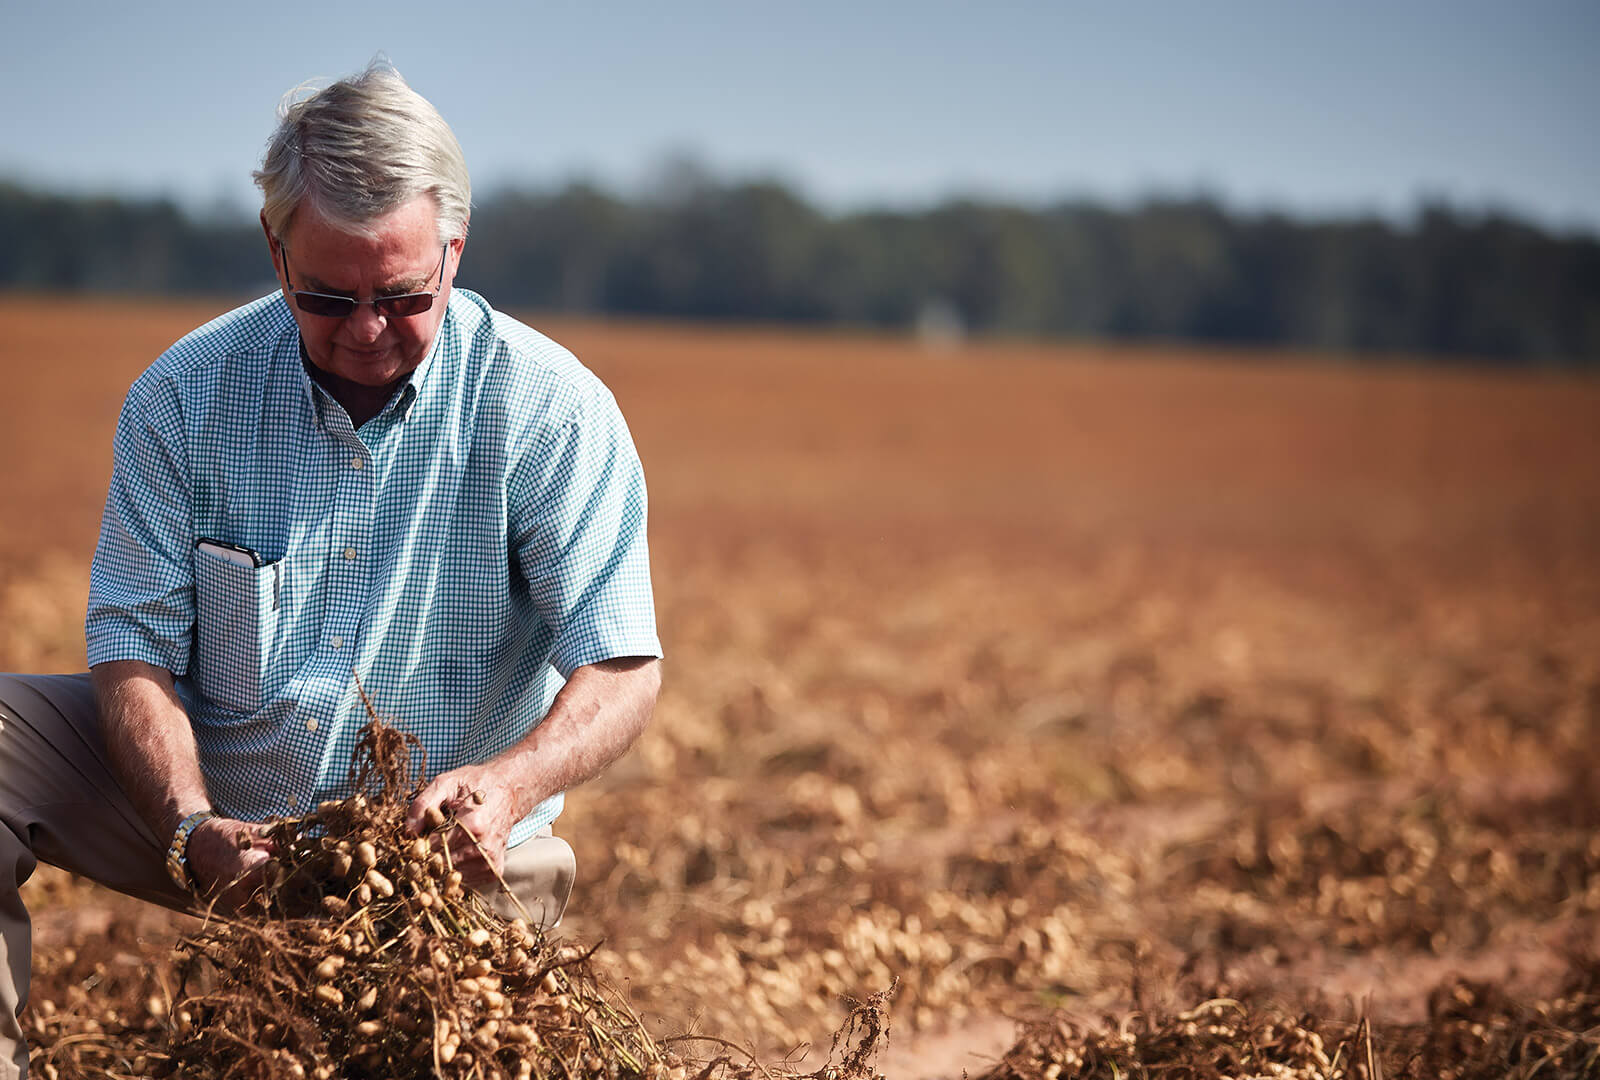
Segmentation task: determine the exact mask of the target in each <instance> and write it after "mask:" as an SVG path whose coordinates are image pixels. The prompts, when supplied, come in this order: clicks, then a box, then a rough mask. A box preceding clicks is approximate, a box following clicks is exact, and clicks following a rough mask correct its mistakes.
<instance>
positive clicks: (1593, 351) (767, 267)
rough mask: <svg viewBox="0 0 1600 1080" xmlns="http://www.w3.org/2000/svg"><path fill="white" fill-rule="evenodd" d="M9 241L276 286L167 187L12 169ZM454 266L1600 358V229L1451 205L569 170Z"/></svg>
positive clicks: (1025, 324) (255, 244) (717, 314)
mask: <svg viewBox="0 0 1600 1080" xmlns="http://www.w3.org/2000/svg"><path fill="white" fill-rule="evenodd" d="M0 238H3V240H4V242H3V243H0V288H7V289H26V290H65V291H86V292H142V293H152V292H156V293H177V294H194V293H210V294H245V293H249V292H251V291H265V290H266V289H268V288H270V287H271V285H272V278H271V268H270V265H269V264H268V263H267V261H266V256H265V251H264V247H263V244H262V240H261V234H260V230H259V228H258V227H257V226H256V224H255V223H254V222H253V221H250V222H233V221H218V220H200V219H198V218H196V217H195V216H194V215H190V214H187V213H185V212H183V211H182V210H180V209H179V208H178V207H177V206H176V205H175V204H173V203H171V202H169V201H162V200H128V199H115V198H91V197H83V196H67V195H60V194H52V193H47V192H41V191H37V190H33V189H29V188H25V187H23V186H20V185H17V184H9V183H0ZM457 282H458V283H459V284H460V285H462V286H464V287H467V288H471V289H475V290H477V291H479V292H482V293H483V294H484V295H486V296H488V297H490V298H491V299H492V300H493V301H494V302H495V303H496V305H497V306H500V307H502V308H536V309H544V310H557V311H567V312H588V313H605V314H624V315H634V316H662V317H682V318H693V319H712V320H718V319H721V320H741V321H776V322H787V323H807V324H842V325H855V326H868V327H885V328H905V327H918V326H921V327H923V328H925V329H926V328H930V327H931V328H933V329H936V330H939V331H940V332H952V333H953V332H965V331H971V332H978V333H991V334H1003V335H1029V336H1060V337H1076V338H1102V339H1120V340H1173V341H1193V342H1205V343H1213V344H1261V345H1266V344H1272V345H1292V346H1302V347H1309V348H1313V349H1330V350H1341V351H1343V350H1354V351H1363V352H1369V353H1374V354H1408V355H1415V354H1426V355H1432V356H1435V357H1440V358H1450V359H1466V360H1473V359H1476V360H1480V361H1486V362H1497V363H1506V364H1541V365H1549V364H1559V365H1566V366H1584V367H1593V366H1597V365H1600V238H1597V237H1596V236H1595V235H1593V234H1587V233H1569V234H1563V233H1557V232H1553V231H1551V230H1548V229H1545V228H1541V227H1538V226H1536V225H1533V224H1531V223H1529V222H1526V221H1521V220H1518V219H1516V218H1514V217H1512V216H1510V215H1507V214H1502V213H1483V212H1473V211H1468V210H1463V209H1459V208H1454V207H1451V206H1449V205H1445V204H1434V205H1427V206H1424V207H1422V208H1421V209H1419V211H1418V212H1417V213H1416V214H1415V215H1414V216H1413V218H1412V219H1411V220H1410V221H1408V222H1404V223H1399V222H1392V221H1387V220H1382V219H1377V218H1353V219H1343V220H1329V221H1308V220H1301V219H1296V218H1290V217H1287V216H1284V215H1281V214H1276V213H1243V212H1240V211H1237V210H1234V209H1230V208H1227V207H1225V206H1224V205H1222V204H1220V203H1218V202H1216V201H1214V200H1210V199H1207V198H1167V199H1151V200H1148V201H1146V202H1144V203H1142V204H1139V205H1136V206H1132V207H1127V208H1113V207H1109V206H1105V205H1101V204H1097V203H1094V202H1091V201H1082V200H1074V201H1062V202H1058V203H1055V204H1052V205H1044V206H1021V205H1009V204H1005V203H1001V202H989V201H978V200H972V199H954V200H950V201H947V202H945V203H942V204H940V205H937V206H933V207H931V208H927V209H919V210H891V209H873V210H863V211H858V212H851V213H840V214H827V213H824V212H822V211H821V210H819V209H817V208H816V207H815V206H813V205H811V204H810V203H808V202H807V201H806V200H805V199H803V198H802V197H800V196H799V195H798V194H796V193H795V192H794V191H793V190H791V189H790V188H788V187H786V186H784V185H783V184H781V183H777V182H773V181H762V180H752V181H740V182H720V181H716V180H713V179H711V178H709V177H707V176H704V175H694V176H691V177H689V178H688V179H687V180H685V179H683V178H681V177H680V178H679V179H678V181H677V182H675V183H671V184H666V185H664V186H663V188H662V190H660V191H658V192H656V193H654V194H651V195H641V196H634V197H626V196H623V195H621V194H618V193H616V192H614V191H610V190H607V189H605V188H603V187H600V186H597V185H594V184H588V183H573V184H569V185H567V186H565V187H561V188H558V189H551V190H502V191H499V192H496V193H493V194H491V195H489V196H488V197H486V198H484V199H483V200H482V201H481V202H480V203H479V205H477V206H476V207H475V208H474V210H473V219H472V233H471V243H470V245H469V249H468V257H467V258H466V260H465V261H464V263H463V266H462V270H461V274H460V276H459V277H458V278H457Z"/></svg>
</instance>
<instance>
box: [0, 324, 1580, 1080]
mask: <svg viewBox="0 0 1600 1080" xmlns="http://www.w3.org/2000/svg"><path fill="white" fill-rule="evenodd" d="M216 310H217V307H216V305H208V306H201V305H193V304H191V305H182V304H172V303H154V304H140V305H134V304H123V303H100V304H89V303H85V302H77V301H49V302H41V301H38V300H26V301H24V300H19V299H15V298H12V299H4V298H0V372H3V374H4V376H5V385H6V391H5V393H4V395H3V396H0V460H3V461H4V462H5V466H6V467H5V468H4V469H0V669H6V670H17V669H20V670H71V669H78V668H80V667H81V665H82V663H83V655H82V642H81V630H80V625H81V615H82V604H83V598H84V595H85V592H86V589H87V572H88V571H87V568H88V560H89V556H90V554H91V552H92V549H93V544H94V539H95V533H96V527H97V522H98V517H99V512H100V503H101V500H102V498H103V495H104V489H105V483H106V479H107V476H108V472H109V459H108V456H109V446H110V437H111V429H112V425H113V423H114V422H115V418H116V414H117V410H118V408H119V406H120V403H121V397H122V394H123V392H124V391H125V390H126V387H127V385H128V383H129V382H130V381H131V380H132V378H133V377H134V376H135V375H136V374H137V373H138V371H139V370H141V369H142V367H143V366H145V365H146V364H148V363H149V362H150V360H151V359H153V357H154V356H155V355H156V354H157V353H158V352H159V351H160V349H161V348H162V347H163V346H165V345H166V344H167V343H169V342H170V341H171V340H173V339H174V338H176V337H177V336H179V335H180V334H181V333H183V332H184V331H185V330H186V329H188V328H189V327H191V326H193V325H196V324H198V323H199V322H200V321H202V320H203V319H204V318H207V317H209V316H210V315H212V314H214V313H215V311H216ZM537 323H538V325H540V326H541V327H542V328H544V329H545V330H546V331H547V332H549V333H551V334H552V336H554V337H555V338H557V340H560V341H562V342H563V343H564V344H567V345H568V346H570V347H572V348H573V349H574V350H575V351H576V352H577V353H578V355H579V356H580V357H582V358H583V359H585V360H586V362H587V363H588V364H589V365H590V366H591V367H593V368H594V369H595V370H596V371H597V372H598V373H599V374H600V375H601V376H602V378H604V379H605V380H606V381H607V383H608V384H609V385H610V386H611V387H612V388H613V390H614V391H615V392H616V394H617V397H618V399H619V400H620V401H621V403H622V406H623V409H624V411H625V413H626V414H627V416H628V418H629V420H630V423H631V424H632V426H633V430H634V434H635V437H636V439H637V442H638V445H639V448H640V452H641V454H642V456H643V458H644V461H645V466H646V470H647V474H648V476H649V479H650V482H651V499H652V541H653V549H654V568H655V575H656V588H657V598H658V603H659V607H660V617H661V626H662V636H663V640H664V642H665V645H666V648H667V650H668V653H669V658H668V677H667V683H666V687H665V690H664V692H663V696H662V699H661V704H660V707H659V709H658V711H657V719H656V722H655V724H654V726H653V728H652V729H651V731H650V732H649V733H648V734H647V735H646V737H645V738H644V740H643V741H642V742H641V744H640V745H639V747H637V748H636V749H635V750H634V751H633V752H632V753H631V754H630V755H629V756H628V757H627V758H626V759H625V760H624V761H623V762H622V763H621V764H619V765H618V766H617V767H616V768H615V769H614V770H613V771H612V772H611V773H610V774H609V775H608V776H606V777H605V778H603V779H602V780H601V781H599V782H597V783H595V784H593V785H590V786H589V787H587V788H585V789H583V790H582V791H581V792H580V793H579V794H577V795H575V796H574V797H572V798H570V799H569V802H568V810H567V813H566V814H565V816H564V817H563V819H562V821H561V823H560V826H559V827H560V829H561V831H563V832H564V834H565V835H566V836H568V838H569V839H570V840H571V841H572V843H573V845H574V847H575V848H576V849H577V851H578V854H579V865H580V881H579V885H578V891H577V894H576V896H575V899H574V907H573V914H572V915H571V916H570V917H569V919H568V920H567V923H566V925H565V927H564V929H565V930H566V932H567V933H568V934H570V935H572V936H573V937H575V938H579V939H583V940H586V941H593V940H595V939H598V938H603V939H604V942H605V944H604V948H603V950H602V952H601V954H600V957H601V958H602V959H603V962H604V964H605V965H606V967H607V970H608V971H609V972H610V973H611V974H612V976H613V977H614V979H615V980H616V981H618V982H619V983H620V984H621V985H622V986H623V987H625V988H626V990H627V992H628V994H629V995H630V997H631V998H632V1000H633V1001H634V1002H635V1003H636V1004H637V1005H638V1006H639V1007H640V1008H641V1009H643V1010H645V1011H646V1013H647V1014H648V1015H649V1016H650V1017H651V1022H652V1023H653V1024H655V1025H656V1026H658V1027H659V1029H660V1030H661V1032H663V1033H673V1032H680V1031H684V1030H686V1029H692V1030H694V1031H697V1032H702V1033H710V1034H715V1035H718V1036H721V1037H724V1038H727V1039H732V1040H738V1041H741V1042H744V1043H747V1044H749V1045H751V1046H753V1047H755V1048H758V1049H759V1050H760V1051H761V1052H762V1053H764V1054H767V1055H769V1060H775V1059H777V1058H781V1057H783V1056H784V1055H785V1054H789V1053H791V1052H792V1053H793V1054H794V1055H795V1059H797V1058H798V1056H799V1055H800V1054H802V1053H805V1052H806V1050H807V1048H808V1047H809V1057H807V1058H806V1059H805V1060H806V1062H807V1067H808V1068H809V1067H814V1065H815V1064H816V1063H817V1062H818V1061H820V1060H821V1059H822V1058H823V1057H825V1056H826V1052H827V1049H828V1036H829V1033H831V1032H832V1031H833V1030H834V1028H835V1027H836V1026H837V1025H838V1024H839V1022H840V1020H841V1019H842V1017H843V1016H844V1014H845V1011H846V1006H845V1004H844V1003H843V1002H842V999H841V995H849V996H853V997H857V998H859V997H864V996H865V995H867V994H869V993H871V992H874V991H878V990H882V989H884V988H886V987H887V986H888V985H889V984H890V982H891V980H893V979H896V978H898V980H899V989H898V991H897V994H896V996H895V999H894V1004H893V1024H894V1026H893V1029H892V1031H891V1036H890V1043H889V1047H888V1050H887V1051H886V1053H885V1055H884V1056H883V1058H882V1059H881V1060H880V1067H881V1068H882V1069H883V1071H884V1072H885V1073H886V1074H887V1075H888V1076H889V1077H890V1078H891V1080H902V1078H917V1077H924V1078H927V1077H938V1076H951V1077H954V1076H960V1075H961V1073H962V1071H963V1070H966V1071H968V1072H970V1073H971V1074H973V1075H977V1074H979V1073H982V1072H984V1071H985V1070H986V1069H989V1068H991V1066H994V1065H995V1062H996V1060H997V1059H998V1058H999V1057H1000V1055H1001V1054H1002V1053H1003V1052H1004V1051H1006V1050H1007V1048H1009V1047H1011V1046H1012V1045H1013V1043H1014V1042H1016V1040H1017V1036H1018V1029H1017V1027H1016V1024H1015V1021H1019V1020H1029V1019H1036V1018H1039V1017H1053V1018H1056V1019H1061V1018H1068V1017H1070V1018H1073V1019H1075V1020H1077V1019H1084V1020H1085V1022H1087V1021H1088V1020H1092V1019H1093V1018H1095V1017H1098V1016H1100V1015H1102V1014H1109V1015H1111V1016H1113V1017H1120V1016H1125V1015H1126V1014H1127V1013H1128V1012H1129V1010H1131V1009H1133V1008H1135V1007H1136V1006H1137V1007H1141V1008H1144V1009H1147V1010H1152V1011H1160V1010H1162V1009H1172V1010H1177V1009H1184V1008H1188V1007H1189V1006H1192V1005H1194V1004H1195V1003H1197V1002H1199V1001H1202V1000H1204V999H1205V998H1207V997H1210V996H1216V995H1224V996H1231V997H1244V998H1248V999H1249V1000H1263V1001H1266V1000H1270V1001H1276V1002H1279V1003H1281V1004H1283V1005H1284V1006H1285V1007H1286V1008H1287V1009H1289V1010H1290V1011H1291V1012H1295V1013H1301V1012H1306V1011H1308V1010H1309V1011H1315V1012H1317V1013H1318V1014H1319V1015H1321V1016H1324V1017H1331V1018H1333V1019H1334V1020H1335V1021H1338V1022H1343V1021H1353V1020H1354V1018H1355V1017H1356V1016H1357V1015H1358V1014H1361V1013H1365V1015H1367V1016H1368V1017H1370V1018H1371V1020H1372V1021H1373V1026H1374V1034H1375V1037H1376V1039H1377V1040H1378V1041H1379V1043H1380V1045H1382V1044H1383V1039H1384V1038H1385V1037H1386V1035H1392V1036H1393V1038H1392V1040H1391V1043H1392V1045H1394V1046H1399V1045H1401V1043H1402V1042H1403V1041H1404V1039H1403V1038H1402V1035H1405V1037H1408V1038H1409V1037H1412V1036H1413V1035H1415V1033H1416V1031H1418V1030H1424V1029H1426V1028H1427V1025H1428V1024H1430V1023H1431V1024H1433V1025H1434V1028H1435V1030H1437V1029H1438V1025H1439V1024H1441V1023H1442V1022H1443V1020H1442V1019H1441V1017H1443V1016H1445V1014H1447V1013H1448V1012H1449V1010H1450V1009H1451V1008H1453V1007H1457V1006H1460V1005H1461V995H1462V994H1467V995H1468V997H1469V998H1470V997H1471V996H1472V994H1474V993H1477V994H1479V996H1480V997H1481V996H1482V994H1483V993H1486V992H1487V991H1484V990H1482V988H1479V989H1478V990H1463V989H1462V984H1453V983H1451V982H1450V980H1451V979H1453V978H1455V977H1458V976H1459V977H1465V978H1467V979H1471V980H1480V981H1486V982H1489V983H1492V984H1494V986H1495V987H1496V988H1497V992H1503V993H1504V994H1505V995H1508V997H1507V1000H1508V1001H1510V1000H1515V1001H1524V1000H1526V1001H1528V1002H1533V1001H1535V1000H1541V999H1546V998H1554V997H1556V996H1557V995H1558V994H1559V993H1560V992H1561V991H1562V990H1563V988H1564V987H1566V986H1567V985H1568V983H1569V982H1570V981H1571V980H1573V979H1575V978H1584V977H1592V976H1593V975H1594V974H1595V973H1596V972H1597V971H1600V968H1597V965H1596V962H1595V957H1596V955H1597V951H1600V794H1597V791H1596V788H1597V786H1600V785H1596V783H1595V782H1594V777H1595V776H1596V775H1600V748H1597V741H1596V735H1597V725H1600V424H1597V423H1596V418H1600V383H1596V382H1593V381H1587V382H1585V381H1578V380H1569V379H1557V378H1553V377H1531V376H1524V377H1513V376H1504V375H1495V374H1448V373H1439V372H1428V373H1423V372H1419V371H1415V370H1411V369H1406V368H1403V367H1397V368H1395V369H1386V370H1378V369H1374V368H1362V369H1357V368H1336V367H1334V366H1332V365H1330V364H1327V363H1323V362H1315V361H1316V360H1317V358H1293V357H1290V358H1284V357H1267V356H1262V355H1237V356H1235V355H1228V354H1224V353H1198V352H1182V351H1179V350H1148V349H1147V350H1137V349H1122V348H1118V349H1112V348H1097V347H1065V346H1063V347H1043V346H1038V347H1035V346H1024V345H1000V344H977V345H968V346H964V347H961V348H958V349H954V350H943V351H929V350H925V349H923V348H920V347H918V346H916V345H914V344H911V343H907V342H901V341H897V340H893V339H880V338H872V337H865V336H848V335H830V334H798V333H780V332H776V331H768V330H749V331H744V330H709V329H689V328H682V327H661V326H629V325H603V324H598V323H591V322H572V321H565V320H537ZM1322 359H1324V360H1325V359H1326V358H1322ZM380 704H381V703H380ZM398 719H400V720H401V721H403V720H404V719H405V718H404V717H400V718H398ZM26 891H27V895H28V896H29V899H30V903H31V904H32V905H33V908H34V910H35V913H36V916H37V927H38V934H39V941H40V945H39V949H38V953H37V956H36V960H35V969H36V971H39V972H40V979H39V987H40V991H39V993H40V994H41V995H42V994H44V993H46V992H48V993H49V994H50V995H52V996H53V997H54V998H56V999H58V1000H61V1001H64V1002H65V1001H70V1000H72V998H73V994H72V992H71V987H72V986H73V985H74V984H75V983H76V984H77V985H80V986H81V985H82V984H83V982H84V980H85V979H86V978H88V976H87V975H86V973H85V972H86V968H85V965H89V966H90V967H91V968H92V965H93V964H95V963H98V964H101V965H102V968H101V970H99V971H97V972H94V981H100V980H102V979H104V978H107V977H110V975H114V974H115V970H113V969H115V968H116V966H117V965H118V964H121V965H123V966H124V968H127V969H129V970H131V969H132V965H134V964H135V963H138V962H142V961H140V960H139V958H141V957H146V956H150V955H152V954H155V955H159V952H160V950H161V949H162V948H163V947H164V944H165V943H167V942H170V940H171V938H172V936H173V935H174V934H175V933H176V932H177V931H178V929H180V927H179V921H178V920H177V918H176V917H171V916H167V915H165V914H163V913H159V912H149V911H145V910H141V909H139V908H138V907H137V906H136V905H131V904H130V903H128V902H124V901H121V900H119V899H118V898H115V897H109V896H108V895H107V894H104V893H101V892H99V891H97V890H93V889H89V888H86V887H84V886H82V885H79V884H77V883H73V882H70V881H66V880H64V879H63V878H62V877H61V876H59V875H55V874H48V873H41V874H40V875H39V876H38V877H37V878H36V880H35V882H34V883H32V884H30V885H29V886H28V887H27V890H26ZM102 940H108V941H110V942H112V945H111V947H109V948H105V947H100V946H97V945H96V944H95V943H96V942H98V941H102ZM69 947H71V948H74V949H75V950H78V951H77V952H73V953H68V952H67V950H68V948H69ZM80 952H81V953H82V955H79V953H80ZM108 972H109V973H110V974H108ZM1441 985H1443V986H1444V987H1445V989H1444V991H1443V996H1442V997H1441V996H1440V995H1439V994H1435V993H1434V991H1435V988H1436V987H1440V986H1441ZM1452 995H1453V997H1452ZM79 996H80V997H81V996H82V995H81V991H80V992H79ZM1430 996H1431V997H1432V1000H1431V1001H1430ZM1569 998H1570V995H1569ZM1573 1000H1576V999H1573ZM1452 1001H1454V1002H1455V1005H1452ZM1539 1015H1543V1016H1546V1017H1547V1018H1548V1016H1549V1015H1553V1014H1551V1013H1550V1011H1549V1010H1547V1011H1546V1013H1544V1014H1539ZM1594 1022H1595V1021H1592V1020H1591V1021H1589V1024H1590V1025H1592V1024H1593V1023H1594ZM1408 1025H1421V1028H1411V1027H1408ZM1580 1026H1582V1025H1580ZM1478 1027H1480V1028H1485V1030H1484V1031H1483V1032H1479V1033H1477V1034H1472V1033H1470V1032H1469V1033H1468V1034H1464V1035H1463V1036H1462V1038H1463V1039H1465V1040H1466V1041H1465V1042H1464V1043H1463V1044H1462V1045H1461V1046H1460V1047H1459V1048H1458V1049H1457V1050H1456V1051H1453V1052H1454V1053H1456V1054H1457V1056H1458V1057H1459V1058H1460V1059H1461V1060H1463V1061H1468V1060H1472V1059H1473V1058H1474V1057H1475V1056H1477V1055H1479V1054H1482V1055H1484V1057H1485V1060H1487V1058H1488V1056H1489V1055H1491V1053H1498V1052H1499V1050H1497V1049H1495V1047H1496V1046H1498V1044H1495V1043H1493V1039H1494V1037H1495V1031H1494V1030H1491V1029H1493V1027H1494V1025H1493V1024H1488V1025H1487V1026H1486V1025H1485V1024H1478ZM1463 1030H1466V1029H1463ZM1408 1032H1409V1033H1410V1034H1405V1033H1408ZM1474 1039H1477V1040H1479V1041H1478V1042H1476V1043H1475V1042H1473V1041H1472V1040H1474ZM797 1048H798V1049H797ZM1394 1053H1397V1051H1395V1052H1394ZM791 1060H794V1059H791ZM1040 1060H1041V1061H1042V1060H1043V1059H1042V1058H1041V1059H1040ZM1390 1060H1391V1062H1395V1061H1397V1059H1396V1058H1394V1057H1391V1059H1390ZM1058 1072H1059V1069H1058ZM1398 1074H1400V1064H1391V1065H1390V1072H1389V1075H1398ZM996 1075H1000V1073H999V1072H997V1073H996ZM1004 1075H1008V1076H1009V1075H1013V1074H1012V1073H1005V1074H1004ZM1016 1075H1033V1074H1027V1073H1025V1072H1023V1071H1021V1070H1020V1068H1019V1071H1017V1073H1016ZM1061 1075H1068V1076H1070V1075H1073V1074H1072V1073H1071V1072H1067V1073H1062V1074H1061ZM1563 1075H1564V1074H1563ZM1573 1075H1577V1074H1576V1073H1574V1074H1573Z"/></svg>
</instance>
